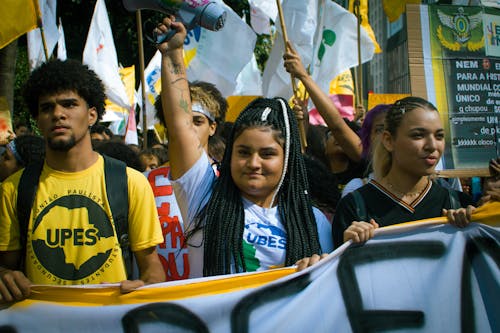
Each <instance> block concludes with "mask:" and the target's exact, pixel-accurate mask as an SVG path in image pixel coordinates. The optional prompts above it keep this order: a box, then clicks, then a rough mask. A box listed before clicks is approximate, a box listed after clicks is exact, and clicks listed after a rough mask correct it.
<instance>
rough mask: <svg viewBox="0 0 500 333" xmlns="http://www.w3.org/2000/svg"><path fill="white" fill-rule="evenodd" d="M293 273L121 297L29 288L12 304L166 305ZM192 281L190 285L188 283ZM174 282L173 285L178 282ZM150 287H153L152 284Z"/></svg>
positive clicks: (115, 292)
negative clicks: (152, 303) (22, 297)
mask: <svg viewBox="0 0 500 333" xmlns="http://www.w3.org/2000/svg"><path fill="white" fill-rule="evenodd" d="M294 272H295V268H293V267H287V268H279V269H273V270H268V271H265V272H256V273H245V274H237V275H225V276H221V277H215V278H211V279H209V280H205V279H203V281H199V282H196V281H197V280H185V281H182V282H186V283H185V284H181V285H178V284H175V285H171V283H163V284H156V285H154V288H142V289H138V290H136V291H134V292H131V293H129V294H121V293H120V289H119V287H117V286H115V285H113V286H110V287H95V288H92V287H68V286H46V285H44V286H33V287H32V289H31V296H30V298H29V299H27V300H25V301H22V302H19V303H16V304H15V305H14V306H16V307H18V306H19V307H24V306H29V305H31V304H33V303H36V302H39V301H43V302H51V303H58V304H59V305H67V306H70V305H71V306H103V305H120V304H138V303H151V302H168V301H172V300H179V299H185V298H191V297H201V296H210V295H218V294H225V293H230V292H235V291H240V290H244V289H252V288H256V287H260V286H262V285H265V284H267V283H270V282H272V281H275V280H277V279H280V278H282V277H284V276H287V275H290V274H292V273H294ZM191 281H193V282H191ZM179 282H180V281H177V282H176V283H179ZM152 286H153V285H152Z"/></svg>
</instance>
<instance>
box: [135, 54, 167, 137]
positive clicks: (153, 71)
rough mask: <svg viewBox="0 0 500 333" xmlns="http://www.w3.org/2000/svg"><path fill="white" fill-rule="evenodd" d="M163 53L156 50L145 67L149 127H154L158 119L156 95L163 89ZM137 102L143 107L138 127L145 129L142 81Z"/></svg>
mask: <svg viewBox="0 0 500 333" xmlns="http://www.w3.org/2000/svg"><path fill="white" fill-rule="evenodd" d="M160 76H161V53H160V51H156V53H155V54H154V56H153V58H151V60H150V61H149V63H148V65H147V66H146V68H145V69H144V80H145V81H146V89H145V90H146V106H145V107H146V121H147V128H148V129H152V128H154V124H155V123H157V122H158V121H157V120H156V118H155V107H154V103H155V100H156V97H157V96H158V95H159V94H160V89H161V81H160ZM137 103H138V104H139V107H140V108H141V117H139V125H138V128H140V129H143V128H144V125H143V118H144V117H142V112H143V108H144V106H143V105H142V82H141V83H140V84H139V89H138V90H137Z"/></svg>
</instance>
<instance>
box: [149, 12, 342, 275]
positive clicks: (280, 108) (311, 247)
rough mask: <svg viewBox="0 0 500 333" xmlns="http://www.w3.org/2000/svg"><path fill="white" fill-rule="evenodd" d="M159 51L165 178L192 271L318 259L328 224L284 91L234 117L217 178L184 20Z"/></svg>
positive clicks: (166, 24) (162, 29) (166, 23)
mask: <svg viewBox="0 0 500 333" xmlns="http://www.w3.org/2000/svg"><path fill="white" fill-rule="evenodd" d="M169 30H175V31H176V33H175V35H174V36H173V37H172V38H170V40H169V41H167V42H163V43H161V44H159V45H158V49H159V50H160V52H161V53H162V92H161V98H162V104H163V109H164V116H165V122H166V125H167V130H168V133H169V152H170V165H171V173H170V178H171V179H172V183H173V186H174V190H175V194H176V197H177V201H178V203H179V207H180V208H181V212H182V214H183V220H184V223H185V230H186V233H187V243H188V246H189V260H190V266H191V272H190V277H197V276H201V275H203V276H212V275H220V274H229V273H236V272H245V271H247V272H248V271H259V270H266V269H270V268H273V267H280V266H290V265H293V264H295V263H297V262H298V261H300V263H299V264H298V266H299V267H304V266H307V265H310V264H313V263H315V262H316V261H318V260H319V259H320V254H321V253H323V252H330V251H331V250H332V248H333V245H332V243H331V236H330V235H331V226H330V224H329V223H328V221H327V219H326V217H325V216H324V215H323V214H322V213H321V212H320V211H319V210H318V209H313V207H312V205H311V201H310V198H309V196H308V193H307V188H308V183H307V177H306V170H305V167H304V161H303V159H302V155H301V150H300V140H299V133H298V128H297V123H296V121H295V119H294V117H293V112H292V111H291V109H290V107H289V106H288V104H287V103H286V101H285V100H283V99H281V98H275V99H266V98H259V99H257V100H255V101H253V102H252V103H250V104H249V105H248V106H247V107H246V109H245V110H244V111H243V112H242V113H241V114H240V115H239V117H238V119H237V120H236V121H235V123H234V126H233V129H232V132H231V134H230V137H229V140H228V142H227V144H226V151H225V153H224V158H223V160H222V163H221V166H220V176H219V178H218V179H216V177H215V176H214V173H213V171H212V170H211V167H210V163H209V160H208V157H207V154H206V153H205V151H204V150H203V148H202V147H201V146H200V144H199V139H198V137H197V136H196V133H195V131H194V130H193V124H192V116H191V100H190V97H189V89H188V81H187V79H186V72H185V68H184V60H183V49H182V47H183V42H184V38H185V35H186V30H185V27H184V26H183V25H182V24H180V23H177V22H175V19H174V18H173V17H167V18H165V19H164V20H163V23H162V24H160V25H159V26H158V28H157V32H158V33H160V34H161V33H166V32H167V31H169Z"/></svg>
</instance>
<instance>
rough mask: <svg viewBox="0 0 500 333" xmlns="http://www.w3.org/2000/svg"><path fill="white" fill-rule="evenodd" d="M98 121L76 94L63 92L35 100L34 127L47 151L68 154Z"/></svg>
mask: <svg viewBox="0 0 500 333" xmlns="http://www.w3.org/2000/svg"><path fill="white" fill-rule="evenodd" d="M96 121H97V111H96V110H95V108H89V107H88V105H87V102H85V100H84V99H83V98H81V97H80V96H79V95H78V94H77V93H76V92H73V91H64V92H60V93H56V94H52V95H45V96H41V97H40V98H39V100H38V117H37V125H38V128H40V130H41V132H42V134H43V136H44V138H45V140H46V141H47V144H48V149H52V150H55V151H69V150H70V149H72V148H73V147H75V146H78V145H80V144H81V143H82V142H84V139H85V138H86V137H87V136H88V137H89V139H90V134H89V126H90V125H93V124H94V123H95V122H96Z"/></svg>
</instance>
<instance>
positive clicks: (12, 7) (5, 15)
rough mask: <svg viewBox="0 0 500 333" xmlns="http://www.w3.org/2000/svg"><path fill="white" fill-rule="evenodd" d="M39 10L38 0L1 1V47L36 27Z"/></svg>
mask: <svg viewBox="0 0 500 333" xmlns="http://www.w3.org/2000/svg"><path fill="white" fill-rule="evenodd" d="M38 12H39V9H38V1H37V0H2V1H0V49H1V48H3V47H4V46H7V45H8V44H9V43H11V42H12V41H14V40H15V39H17V38H18V37H19V36H22V35H24V34H25V33H27V32H28V31H30V30H33V29H35V28H36V27H37V26H38V25H37V20H38V16H37V13H38Z"/></svg>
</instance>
